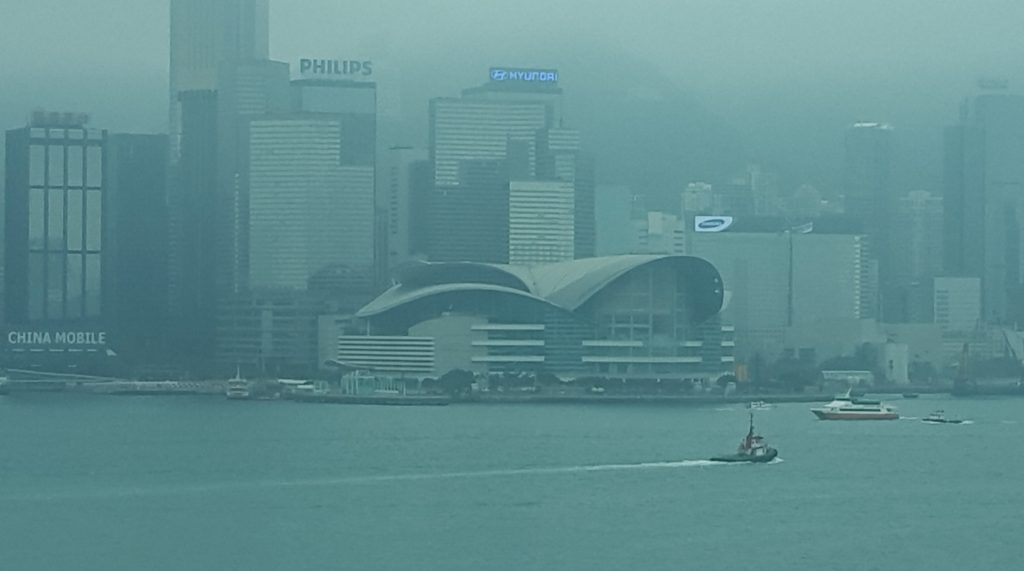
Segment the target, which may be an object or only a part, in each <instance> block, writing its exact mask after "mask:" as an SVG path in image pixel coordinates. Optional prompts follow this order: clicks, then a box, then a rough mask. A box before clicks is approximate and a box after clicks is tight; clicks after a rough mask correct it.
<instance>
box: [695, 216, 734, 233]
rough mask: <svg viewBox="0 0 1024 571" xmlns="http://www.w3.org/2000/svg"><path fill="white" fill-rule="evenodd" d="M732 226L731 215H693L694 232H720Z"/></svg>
mask: <svg viewBox="0 0 1024 571" xmlns="http://www.w3.org/2000/svg"><path fill="white" fill-rule="evenodd" d="M730 226H732V216H695V217H694V218H693V231H694V232H722V231H723V230H725V229H727V228H729V227H730Z"/></svg>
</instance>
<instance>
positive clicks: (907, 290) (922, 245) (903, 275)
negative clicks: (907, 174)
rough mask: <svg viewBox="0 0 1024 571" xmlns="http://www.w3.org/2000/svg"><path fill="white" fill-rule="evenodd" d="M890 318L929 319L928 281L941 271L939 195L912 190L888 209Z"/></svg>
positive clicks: (940, 201)
mask: <svg viewBox="0 0 1024 571" xmlns="http://www.w3.org/2000/svg"><path fill="white" fill-rule="evenodd" d="M890 235H891V237H892V252H891V256H892V262H893V264H892V274H891V277H892V283H893V287H894V293H895V295H896V297H895V299H893V300H891V304H890V306H891V307H892V313H891V314H890V317H891V319H890V320H891V321H898V322H925V321H930V319H929V314H930V313H931V310H930V306H931V301H930V299H931V293H930V292H931V281H932V278H935V277H936V276H939V275H941V274H942V263H943V261H942V260H943V258H942V241H943V237H942V197H940V196H933V195H931V194H929V193H928V192H926V191H923V190H915V191H913V192H910V193H908V194H907V195H906V196H903V197H901V198H899V199H898V200H897V201H896V206H895V210H894V211H893V213H892V227H891V228H890Z"/></svg>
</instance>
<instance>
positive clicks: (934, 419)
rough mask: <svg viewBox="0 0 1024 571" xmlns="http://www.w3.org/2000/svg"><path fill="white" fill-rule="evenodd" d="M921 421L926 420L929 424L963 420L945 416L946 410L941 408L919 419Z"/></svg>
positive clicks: (960, 422)
mask: <svg viewBox="0 0 1024 571" xmlns="http://www.w3.org/2000/svg"><path fill="white" fill-rule="evenodd" d="M921 422H927V423H929V424H963V423H964V421H963V420H961V419H959V418H946V412H945V411H943V410H937V411H935V412H933V413H931V414H929V415H928V416H926V417H924V418H922V419H921Z"/></svg>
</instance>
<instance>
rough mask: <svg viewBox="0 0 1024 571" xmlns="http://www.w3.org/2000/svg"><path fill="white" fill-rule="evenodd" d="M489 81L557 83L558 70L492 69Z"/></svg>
mask: <svg viewBox="0 0 1024 571" xmlns="http://www.w3.org/2000/svg"><path fill="white" fill-rule="evenodd" d="M491 81H494V82H503V83H507V82H528V83H558V70H554V69H520V68H512V67H492V68H491Z"/></svg>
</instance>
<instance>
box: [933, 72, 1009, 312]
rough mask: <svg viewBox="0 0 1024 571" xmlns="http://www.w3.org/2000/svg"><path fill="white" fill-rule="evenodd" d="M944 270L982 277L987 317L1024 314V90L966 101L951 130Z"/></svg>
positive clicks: (947, 157) (947, 146) (992, 93)
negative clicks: (1022, 227) (1023, 270)
mask: <svg viewBox="0 0 1024 571" xmlns="http://www.w3.org/2000/svg"><path fill="white" fill-rule="evenodd" d="M945 151H946V152H945V182H944V186H945V201H944V203H945V224H946V228H945V232H944V233H943V234H944V236H945V237H946V244H945V246H946V247H945V250H946V255H945V259H946V273H947V274H948V275H951V276H963V277H978V278H981V283H982V296H981V299H982V308H983V314H982V315H983V319H985V320H986V321H988V322H992V323H1009V322H1014V321H1018V322H1019V321H1021V320H1022V319H1024V307H1022V305H1024V299H1022V298H1024V291H1022V287H1021V278H1022V271H1021V266H1022V259H1021V258H1022V254H1024V249H1022V247H1021V241H1022V239H1024V233H1022V231H1021V224H1022V223H1024V198H1022V197H1024V96H1022V95H1016V94H1011V93H1007V92H1000V91H990V92H987V93H983V94H981V95H978V96H976V97H973V98H971V99H969V100H967V101H965V102H964V104H963V106H962V108H961V116H960V123H959V124H958V125H956V126H953V127H950V128H949V129H947V130H946V133H945Z"/></svg>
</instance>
